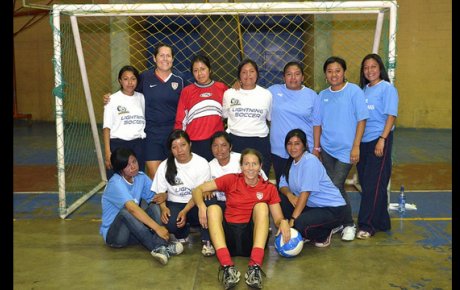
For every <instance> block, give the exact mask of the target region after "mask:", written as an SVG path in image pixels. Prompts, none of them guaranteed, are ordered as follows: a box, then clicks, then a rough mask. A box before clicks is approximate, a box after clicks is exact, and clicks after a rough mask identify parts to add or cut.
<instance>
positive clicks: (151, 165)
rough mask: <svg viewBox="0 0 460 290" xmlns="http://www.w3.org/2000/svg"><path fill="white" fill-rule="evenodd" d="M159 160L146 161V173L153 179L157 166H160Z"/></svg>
mask: <svg viewBox="0 0 460 290" xmlns="http://www.w3.org/2000/svg"><path fill="white" fill-rule="evenodd" d="M160 163H161V160H150V161H146V162H145V165H146V168H145V169H146V173H147V175H148V176H149V177H150V178H151V179H153V178H154V177H155V173H156V172H157V169H158V166H160Z"/></svg>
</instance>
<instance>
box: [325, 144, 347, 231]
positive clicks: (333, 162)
mask: <svg viewBox="0 0 460 290" xmlns="http://www.w3.org/2000/svg"><path fill="white" fill-rule="evenodd" d="M321 158H322V159H323V165H324V167H325V168H326V172H327V175H329V177H330V178H331V180H332V183H334V185H335V186H336V187H337V188H338V189H339V190H340V193H341V194H342V197H343V199H345V202H346V203H347V204H346V206H345V213H344V223H343V225H344V226H352V225H354V222H353V217H352V215H351V204H350V198H349V197H348V193H347V192H346V191H345V180H346V179H347V176H348V173H350V170H351V167H352V166H353V164H350V163H343V162H341V161H339V160H338V159H336V158H334V157H332V156H331V155H329V154H328V153H327V152H326V151H324V150H322V151H321Z"/></svg>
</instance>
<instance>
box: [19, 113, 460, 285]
mask: <svg viewBox="0 0 460 290" xmlns="http://www.w3.org/2000/svg"><path fill="white" fill-rule="evenodd" d="M55 140H56V138H55V128H54V127H53V124H46V123H38V122H33V123H28V122H25V121H18V120H17V121H15V123H14V178H13V179H14V185H13V186H14V197H13V202H14V221H13V250H14V254H13V283H14V289H17V290H20V289H66V290H68V289H223V287H222V285H221V283H220V282H219V281H218V280H217V272H218V266H219V264H218V261H217V259H216V258H215V257H203V256H202V255H201V251H200V250H201V249H200V243H199V236H198V234H197V233H193V234H191V243H190V244H188V245H187V246H186V247H185V251H184V253H183V254H182V255H180V256H177V257H173V258H172V259H171V260H170V262H169V263H168V264H167V265H166V266H162V265H160V264H159V263H158V262H157V261H155V260H154V259H153V258H152V257H151V256H150V254H149V253H148V251H146V250H145V249H144V248H143V247H141V246H133V247H129V248H125V249H111V248H109V247H107V246H105V245H104V243H103V240H102V237H101V236H100V235H99V226H100V215H101V211H100V197H101V194H96V195H94V196H93V197H92V198H90V199H89V200H88V201H87V202H86V203H85V204H83V205H82V206H81V207H80V208H79V209H77V210H76V212H75V213H73V214H72V215H70V216H69V217H68V218H67V219H65V220H62V219H60V218H59V216H58V197H57V194H56V193H55V192H56V191H57V185H56V164H55V160H56V156H55V155H56V153H55ZM394 140H395V143H394V153H393V164H394V165H393V174H392V186H391V189H392V192H391V197H390V198H391V200H390V202H396V200H397V191H398V190H399V186H400V185H401V184H404V185H405V187H406V195H407V202H408V203H413V204H415V205H416V206H417V210H411V211H407V213H406V215H405V216H403V217H400V216H399V214H398V213H397V212H394V211H391V217H392V230H391V231H389V232H385V233H382V232H379V233H377V234H376V235H375V236H374V237H372V238H371V239H369V240H357V239H355V240H354V241H352V242H343V241H341V240H340V235H339V234H336V235H334V237H333V241H332V244H331V246H330V247H328V248H316V247H314V246H312V245H309V244H305V247H304V249H303V251H302V253H301V254H300V255H299V256H297V257H295V258H293V259H287V258H283V257H281V256H279V255H278V254H277V253H276V252H275V249H274V248H273V238H271V239H270V241H269V247H268V248H267V249H266V252H265V260H264V265H263V267H262V268H263V270H264V271H265V273H266V275H267V276H266V277H264V289H289V290H291V289H292V290H296V289H373V290H377V289H436V290H440V289H452V159H451V156H452V131H451V130H431V129H402V128H397V129H396V131H395V138H394ZM434 140H436V142H434ZM348 189H349V193H350V196H351V199H352V208H353V213H354V217H355V218H356V216H357V209H358V207H359V199H360V195H359V193H358V192H357V191H356V189H354V188H353V187H349V188H348ZM234 260H235V263H236V266H237V267H238V268H239V270H240V271H241V272H242V275H244V273H245V271H246V268H247V262H248V258H244V257H236V258H235V259H234ZM247 288H248V287H247V286H246V284H245V283H244V278H242V279H241V281H240V283H239V284H238V285H237V286H236V287H235V288H234V289H247Z"/></svg>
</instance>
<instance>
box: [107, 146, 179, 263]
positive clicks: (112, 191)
mask: <svg viewBox="0 0 460 290" xmlns="http://www.w3.org/2000/svg"><path fill="white" fill-rule="evenodd" d="M110 162H111V164H112V168H113V171H114V175H113V176H112V177H111V178H110V180H109V182H108V183H107V187H106V188H105V190H104V193H103V195H102V201H101V204H102V224H101V228H100V233H101V235H102V236H103V237H104V241H105V243H106V244H107V245H108V246H110V247H113V248H122V247H125V246H129V245H136V244H142V245H143V246H144V247H145V248H147V249H148V250H149V251H150V253H151V254H152V256H153V257H154V258H155V259H157V260H158V261H159V262H160V263H161V264H166V263H168V259H169V257H170V256H171V255H178V254H180V253H182V251H183V250H184V247H183V246H182V244H181V243H169V242H168V240H169V232H168V230H167V229H166V228H165V227H164V226H161V225H159V223H160V221H159V209H158V205H154V204H153V203H150V202H151V201H152V199H153V195H154V193H153V192H152V191H151V190H150V187H151V185H152V180H151V179H150V178H149V177H148V176H147V175H145V174H144V173H143V172H139V164H138V163H137V159H136V155H135V154H134V151H132V150H131V149H128V148H124V147H118V148H116V149H115V150H114V151H113V152H112V155H111V156H110ZM149 203H150V205H148V204H149ZM155 207H156V208H155ZM155 220H157V221H155Z"/></svg>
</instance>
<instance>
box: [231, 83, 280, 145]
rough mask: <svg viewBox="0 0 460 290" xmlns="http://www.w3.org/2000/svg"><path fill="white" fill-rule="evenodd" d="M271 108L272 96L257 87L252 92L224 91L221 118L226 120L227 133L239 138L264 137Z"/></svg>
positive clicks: (241, 90) (240, 90)
mask: <svg viewBox="0 0 460 290" xmlns="http://www.w3.org/2000/svg"><path fill="white" fill-rule="evenodd" d="M271 106H272V94H271V93H270V91H269V90H267V89H264V88H262V87H260V86H258V85H256V87H255V88H254V89H252V90H243V89H239V90H235V89H233V88H232V89H228V90H226V91H225V93H224V99H223V111H222V116H223V118H224V119H225V118H227V119H228V120H227V127H228V128H227V132H228V133H231V134H233V135H236V136H240V137H266V136H267V135H268V131H269V130H268V125H267V122H266V121H270V120H271Z"/></svg>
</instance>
